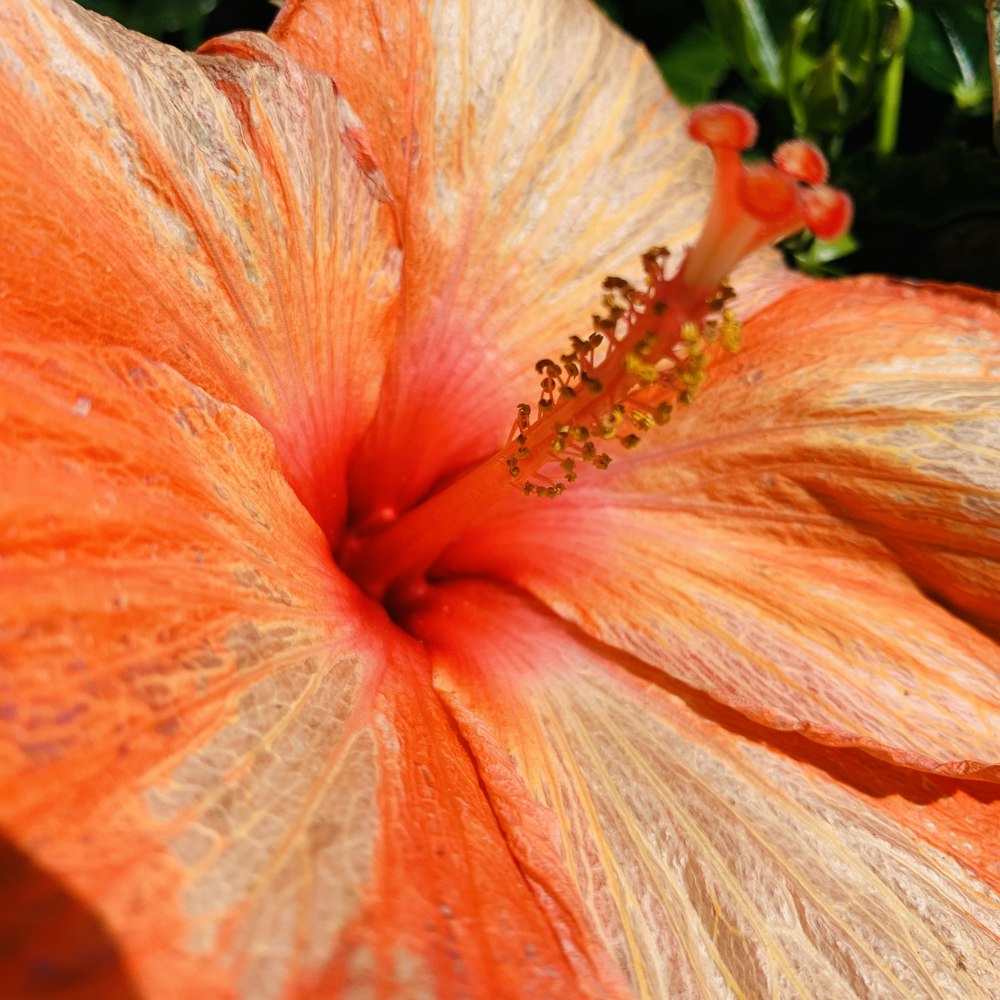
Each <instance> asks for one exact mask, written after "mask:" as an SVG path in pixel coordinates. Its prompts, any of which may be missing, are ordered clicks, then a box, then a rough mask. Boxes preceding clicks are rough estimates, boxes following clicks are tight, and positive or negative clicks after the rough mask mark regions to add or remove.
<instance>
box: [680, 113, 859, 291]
mask: <svg viewBox="0 0 1000 1000" xmlns="http://www.w3.org/2000/svg"><path fill="white" fill-rule="evenodd" d="M748 119H749V122H751V123H752V122H753V118H752V116H750V115H749V114H748V113H747V112H746V111H744V110H743V109H742V108H738V107H736V106H735V105H732V104H707V105H704V106H702V107H700V108H697V109H696V110H695V111H694V112H693V113H692V115H691V120H690V122H689V124H688V132H689V133H690V135H691V137H692V138H693V139H695V140H696V141H697V142H701V143H703V144H704V145H706V146H708V147H709V148H710V149H711V150H712V154H713V156H714V157H715V165H716V175H715V187H714V189H713V192H712V201H711V204H710V206H709V212H708V218H707V219H706V221H705V228H704V229H703V230H702V233H701V236H700V237H699V239H698V242H697V243H696V244H695V246H694V248H693V249H692V250H691V252H690V253H689V254H688V257H687V260H686V261H685V263H684V272H685V277H686V279H687V281H688V282H689V283H690V284H691V285H693V286H697V287H701V288H704V289H705V290H706V291H707V290H710V289H712V288H714V287H715V286H716V285H718V283H719V282H720V281H721V280H722V279H723V278H725V277H726V276H727V275H728V274H730V273H731V272H732V269H733V268H734V267H735V265H736V264H737V263H738V262H739V261H740V260H741V259H742V258H744V257H746V256H747V255H749V254H751V253H753V251H754V250H757V249H758V248H760V247H762V246H766V245H767V244H770V243H776V242H778V241H779V240H782V239H784V238H785V237H786V236H791V235H792V234H793V233H796V232H798V231H799V230H800V229H809V230H811V231H812V232H813V233H815V234H816V235H817V236H819V237H820V238H821V239H827V240H829V239H835V238H836V237H837V236H839V235H841V233H843V232H845V231H846V229H847V227H848V226H849V225H850V220H851V215H850V209H849V206H850V199H849V198H848V197H847V196H846V195H844V194H843V193H842V192H836V195H837V197H836V198H834V197H833V196H832V195H828V194H826V193H825V192H833V191H834V189H833V188H826V187H817V185H822V184H823V182H824V181H825V180H826V177H827V173H828V170H827V164H826V160H825V159H824V157H823V154H822V153H821V152H820V151H819V150H818V149H817V148H816V147H815V146H814V145H813V144H812V143H811V142H808V141H807V140H805V139H793V140H791V141H790V142H786V143H783V144H782V145H781V146H779V147H778V149H777V150H776V151H775V154H774V166H773V167H770V166H764V165H755V166H745V165H744V164H743V161H742V160H741V158H740V151H741V150H743V149H748V148H749V147H750V146H751V145H752V144H753V142H754V140H755V138H756V124H755V123H754V127H753V128H751V127H750V124H749V123H748ZM817 192H820V194H817Z"/></svg>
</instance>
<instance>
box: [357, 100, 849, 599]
mask: <svg viewBox="0 0 1000 1000" xmlns="http://www.w3.org/2000/svg"><path fill="white" fill-rule="evenodd" d="M688 131H689V133H690V135H691V137H692V138H693V139H694V140H695V141H697V142H700V143H703V144H704V145H707V146H708V147H709V148H710V149H711V150H712V153H713V156H714V158H715V167H716V175H715V186H714V190H713V194H712V199H711V202H710V204H709V208H708V216H707V219H706V221H705V226H704V229H703V230H702V233H701V235H700V237H699V238H698V241H697V242H696V244H695V245H694V246H693V247H691V248H690V249H689V250H688V251H687V252H686V254H685V256H684V258H683V260H682V261H681V263H680V266H679V267H677V268H676V269H674V270H673V271H672V272H671V271H668V257H669V252H668V250H667V249H666V248H665V247H653V248H652V249H650V250H648V251H647V252H646V253H645V254H643V257H642V264H643V269H644V271H645V274H646V283H645V288H643V289H637V288H635V287H633V286H632V285H631V284H630V283H629V282H628V281H626V280H625V279H623V278H617V277H609V278H606V279H605V281H604V286H603V287H604V290H605V293H606V294H605V296H604V300H603V305H604V313H603V315H596V316H594V331H593V333H591V334H590V335H589V336H587V337H586V338H583V337H573V338H572V341H571V344H570V349H569V351H567V352H566V353H564V354H562V355H560V356H559V359H558V361H556V360H553V359H551V358H542V359H541V360H540V361H538V363H537V364H536V366H535V368H536V370H537V372H538V373H539V375H540V376H541V383H540V385H541V394H540V397H539V399H538V403H537V407H536V408H535V409H534V410H533V409H532V407H531V405H530V404H528V403H521V404H520V405H519V406H518V407H517V411H516V415H515V418H514V423H513V427H512V428H511V431H510V435H509V437H508V439H507V443H506V444H505V445H504V446H503V447H502V448H501V449H500V450H499V451H498V452H497V453H496V454H495V455H492V456H491V457H490V458H488V459H487V460H486V461H485V462H483V463H481V464H480V465H478V466H475V467H474V468H472V469H471V470H469V471H467V472H466V473H465V474H464V475H462V476H461V477H460V478H458V479H456V480H454V481H453V482H451V483H450V484H449V485H447V486H446V487H445V488H443V489H442V490H440V491H439V492H437V493H435V494H434V495H433V496H431V497H430V498H428V499H427V500H425V501H424V502H422V503H420V504H419V505H418V506H416V507H413V508H411V509H410V510H408V511H406V512H404V513H403V514H401V515H400V516H399V517H397V518H395V519H394V520H392V521H391V522H388V523H386V524H383V525H380V526H379V527H377V528H375V529H372V530H368V531H367V532H363V531H357V530H356V531H354V532H350V533H348V534H347V535H346V536H345V540H344V542H343V544H342V545H341V547H340V550H339V552H338V553H337V558H338V562H339V563H340V565H341V566H342V568H343V569H344V570H345V571H346V572H347V573H348V574H349V575H350V576H351V577H352V578H353V579H354V580H355V581H356V582H357V583H358V585H359V586H361V587H362V588H363V589H364V590H365V591H366V592H367V593H369V594H370V595H371V596H372V597H374V598H375V599H377V600H380V601H383V602H384V603H385V605H386V607H387V608H388V609H389V611H390V612H391V613H392V614H393V615H394V616H396V617H397V618H400V617H405V616H406V615H407V613H408V612H409V611H410V610H412V609H413V608H414V607H415V605H416V604H418V603H419V602H420V600H421V598H422V597H423V595H424V594H425V593H426V590H427V586H428V580H429V579H431V578H432V577H433V565H434V563H435V561H436V560H437V558H438V557H439V556H440V555H441V553H442V552H444V550H445V549H446V548H447V547H448V546H449V545H450V544H451V543H452V542H454V541H455V540H456V539H458V538H459V537H460V536H461V535H462V534H463V533H464V532H465V531H466V530H467V529H468V528H469V527H471V526H472V525H473V524H474V523H475V522H477V521H478V520H479V519H480V518H481V517H482V516H483V514H484V513H485V512H486V511H488V510H489V509H490V508H491V507H493V506H494V505H495V504H496V503H498V502H499V501H501V500H503V499H505V498H507V497H509V496H510V495H511V494H510V489H511V487H514V488H516V489H517V490H518V491H519V492H521V493H523V494H524V495H525V496H528V497H542V498H550V499H551V498H555V497H558V496H559V495H560V494H561V493H562V492H563V491H564V490H565V489H566V484H567V483H571V482H573V481H574V480H575V479H576V478H577V475H578V473H579V471H580V469H581V467H582V466H586V465H589V466H592V467H593V468H596V469H607V468H608V466H609V465H610V464H611V461H612V455H611V454H610V453H609V452H608V451H606V450H605V448H606V447H608V446H609V445H610V443H611V442H612V441H615V442H617V445H618V446H620V447H623V448H625V449H632V448H635V447H637V446H638V445H639V444H640V443H641V441H642V436H643V435H644V434H645V433H646V432H647V431H648V430H649V429H650V428H652V427H653V426H655V425H659V424H665V423H667V421H668V420H669V419H670V415H671V413H672V411H673V408H674V406H675V405H676V404H688V403H691V402H692V401H693V400H694V398H695V396H696V394H697V392H698V390H699V389H700V388H701V386H702V385H703V383H704V382H705V379H706V373H707V369H708V367H709V363H710V362H711V360H712V358H713V356H715V355H716V354H717V353H718V352H719V351H735V350H737V349H738V348H739V344H740V325H739V321H738V320H737V319H736V316H735V314H734V313H733V312H732V310H731V309H730V308H729V306H728V303H729V301H730V299H732V298H733V296H734V294H735V293H734V292H733V290H732V289H731V288H730V287H729V286H728V285H727V284H726V283H725V278H726V276H727V275H728V274H729V273H730V272H731V271H732V269H733V268H734V267H735V266H736V264H737V263H738V262H739V261H740V260H741V259H743V258H744V257H746V256H747V255H749V254H750V253H752V252H753V251H755V250H757V249H759V248H760V247H762V246H765V245H767V244H770V243H774V242H776V241H778V240H780V239H783V238H785V237H786V236H789V235H791V234H792V233H795V232H798V231H799V230H801V229H803V228H807V229H809V230H811V231H812V232H813V233H814V234H816V235H817V236H818V237H820V238H822V239H833V238H834V237H836V236H837V235H839V234H840V233H842V232H844V231H845V230H846V229H847V227H848V226H849V225H850V220H851V201H850V199H849V198H848V196H847V195H846V194H844V193H843V192H842V191H839V190H837V189H835V188H831V187H828V186H827V185H826V184H825V183H824V182H825V180H826V177H827V166H826V162H825V160H824V159H823V156H822V154H821V153H820V152H819V150H817V149H816V147H815V146H813V145H812V143H809V142H807V141H805V140H792V141H790V142H786V143H784V144H783V145H781V146H779V147H778V149H777V150H776V151H775V154H774V157H773V165H771V164H754V165H749V166H748V165H746V164H744V163H743V160H742V158H741V156H740V153H741V151H742V150H745V149H749V148H750V147H751V146H752V145H753V143H754V141H755V140H756V136H757V123H756V121H755V120H754V118H753V116H752V115H750V114H749V113H748V112H746V111H744V110H743V109H742V108H739V107H736V106H734V105H729V104H709V105H704V106H702V107H700V108H698V109H696V110H695V111H694V112H693V113H692V115H691V118H690V120H689V124H688Z"/></svg>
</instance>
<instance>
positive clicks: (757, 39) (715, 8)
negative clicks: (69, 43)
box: [84, 0, 1000, 288]
mask: <svg viewBox="0 0 1000 1000" xmlns="http://www.w3.org/2000/svg"><path fill="white" fill-rule="evenodd" d="M84 3H85V6H88V7H91V8H93V9H95V10H98V11H100V12H101V13H104V14H107V15H109V16H111V17H114V18H115V19H116V20H118V21H121V22H122V23H123V24H126V25H127V26H128V27H130V28H134V29H135V30H137V31H142V32H145V33H146V34H149V35H153V36H154V37H156V38H160V39H162V40H164V41H167V42H169V43H171V44H174V45H178V46H180V47H182V48H195V47H196V46H197V45H198V44H199V43H200V42H201V41H202V40H204V39H205V38H208V37H211V36H212V35H216V34H223V33H225V32H227V31H234V30H237V29H246V28H249V29H258V30H264V29H266V28H267V26H268V25H269V24H270V22H271V20H272V19H273V17H274V14H275V5H274V4H273V3H271V2H270V0H84ZM601 6H603V7H604V9H605V11H606V12H607V13H608V15H609V16H610V17H612V18H613V19H614V20H616V21H617V22H618V23H619V24H621V25H622V26H623V27H624V28H625V30H627V31H628V32H630V33H631V34H632V35H634V36H635V37H637V38H639V39H641V40H642V41H643V42H644V43H645V45H646V46H647V48H648V49H649V50H650V52H651V53H652V54H653V56H654V57H655V59H656V61H657V64H658V65H659V67H660V69H661V71H662V72H663V74H664V76H665V77H666V79H667V81H668V83H669V84H670V85H671V87H672V89H673V90H674V91H675V92H676V93H677V94H678V96H679V97H681V99H682V100H684V101H686V102H689V103H696V102H698V101H704V100H710V99H715V98H724V99H727V100H734V101H737V102H738V103H740V104H743V105H745V106H747V107H749V108H751V109H752V110H753V111H754V112H755V113H756V114H757V115H758V117H759V119H760V121H761V142H760V148H761V149H762V150H767V149H770V148H773V146H774V145H775V144H776V143H777V142H779V141H780V140H781V139H783V138H786V137H788V136H790V135H806V136H808V137H809V138H811V139H813V140H814V141H816V142H818V143H819V144H820V145H821V146H822V148H823V149H824V150H825V152H826V153H827V156H828V158H829V159H830V161H831V165H832V170H833V180H834V182H835V183H837V184H839V185H840V186H842V187H845V188H847V189H848V190H849V191H850V192H851V194H852V196H853V197H854V200H855V205H856V220H855V225H854V228H853V230H852V232H851V234H850V235H849V236H848V237H847V238H845V239H842V240H840V241H838V242H837V243H836V244H821V243H816V242H815V241H810V240H804V239H799V240H795V241H790V242H789V244H788V245H786V248H785V249H786V252H787V255H788V257H789V260H790V262H792V263H793V264H795V265H796V266H799V267H802V268H803V269H805V270H808V271H810V272H812V273H845V272H847V273H850V272H858V271H881V272H886V273H890V274H900V275H907V276H911V277H922V278H936V279H939V280H945V281H966V282H971V283H973V284H978V285H983V286H986V287H992V288H1000V158H998V156H997V152H996V149H995V148H994V135H993V132H994V115H995V111H994V108H995V98H994V95H993V89H992V86H991V63H994V62H996V61H997V54H996V52H995V50H994V49H993V48H991V44H992V43H991V39H990V37H989V33H988V31H987V25H988V22H989V21H990V19H991V18H994V19H995V20H996V23H997V25H998V27H1000V0H987V2H986V5H985V7H984V3H983V0H813V2H811V3H809V2H801V0H604V2H603V3H602V4H601ZM998 35H1000V31H998Z"/></svg>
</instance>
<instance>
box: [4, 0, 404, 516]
mask: <svg viewBox="0 0 1000 1000" xmlns="http://www.w3.org/2000/svg"><path fill="white" fill-rule="evenodd" d="M215 48H216V49H217V51H218V53H219V54H217V55H211V54H209V55H201V56H192V55H188V54H185V53H181V52H178V51H176V50H174V49H171V48H168V47H167V46H162V45H158V44H157V43H155V42H153V41H152V40H150V39H148V38H144V37H143V36H141V35H137V34H134V33H132V32H127V31H125V30H124V29H122V28H120V27H119V26H117V25H115V24H114V22H112V21H109V20H107V19H104V18H99V17H97V16H96V15H92V14H89V13H87V12H85V11H82V10H81V9H80V8H78V7H77V6H75V5H74V4H70V3H67V2H64V0H45V2H29V0H10V2H5V3H4V4H3V5H2V9H0V109H3V120H4V128H3V129H2V130H0V189H2V190H3V192H4V204H3V210H2V212H3V215H2V219H3V225H2V226H0V322H2V324H3V328H4V330H5V331H6V333H7V335H22V336H28V337H31V338H52V339H59V340H71V341H80V342H84V343H91V344H118V345H124V346H129V347H133V348H135V349H137V350H138V351H140V352H141V353H142V354H144V355H146V356H147V357H149V358H151V359H155V360H161V361H165V362H167V363H168V364H170V365H171V366H173V367H174V368H176V369H177V370H178V371H179V372H180V373H181V374H183V375H185V376H186V377H188V378H190V379H191V380H192V381H193V382H194V383H195V384H197V385H199V386H201V387H202V388H203V389H205V390H206V391H208V392H210V393H211V394H212V395H213V396H215V397H216V398H217V399H220V400H222V401H225V402H230V403H235V404H237V405H239V406H241V407H242V408H243V409H245V410H246V411H247V412H249V413H251V414H252V415H253V416H255V417H256V418H257V419H258V420H259V421H260V423H261V424H263V425H264V426H265V427H266V428H267V429H268V430H269V431H270V432H271V434H272V435H273V436H274V437H275V440H276V441H277V443H278V452H279V455H280V457H281V461H282V466H283V468H284V469H285V472H286V475H287V476H288V477H289V479H290V481H291V482H292V484H293V486H294V488H295V489H296V492H297V493H298V494H299V496H300V497H301V498H302V499H303V502H304V503H305V504H306V505H307V507H308V508H309V510H310V512H311V513H312V514H313V516H314V517H315V518H316V519H317V520H318V521H319V522H320V524H321V525H322V526H323V527H324V528H325V529H326V530H328V531H330V532H331V533H334V532H336V530H338V528H339V526H340V524H341V522H342V520H343V517H344V510H345V503H346V497H345V483H344V476H345V467H346V462H347V458H348V456H349V455H350V453H351V451H352V450H353V448H354V447H355V445H356V443H357V440H358V438H359V437H360V435H361V433H362V431H363V430H364V427H365V425H366V424H367V422H368V421H369V420H370V419H371V416H372V413H373V411H374V407H375V401H376V398H377V394H378V385H379V382H380V380H381V377H382V373H383V369H384V366H385V361H386V357H387V354H386V351H385V346H386V343H387V340H388V338H389V336H390V334H391V330H392V329H393V327H394V325H395V320H394V314H395V309H396V307H397V292H398V281H399V250H398V246H397V239H396V233H395V223H394V221H393V218H392V214H391V211H390V209H389V207H388V206H387V205H386V204H385V203H384V193H383V192H382V182H381V180H380V179H379V178H378V177H377V175H375V174H373V173H372V171H373V168H372V167H371V165H370V164H369V165H368V166H367V167H362V166H361V165H359V163H358V162H357V161H356V158H355V156H354V154H353V153H352V146H351V143H350V142H349V141H348V140H349V139H350V136H351V135H352V134H355V133H358V132H359V128H358V125H357V122H356V119H355V117H354V115H353V113H352V112H351V111H350V109H348V108H347V107H346V105H344V103H343V101H342V100H340V99H339V98H338V97H337V95H336V93H335V90H334V88H333V86H332V85H331V83H330V81H329V80H328V79H326V78H325V77H321V76H317V75H315V74H313V73H310V72H308V71H306V70H304V69H303V68H302V67H301V66H300V65H299V64H297V63H296V62H295V61H294V60H292V59H290V58H289V57H288V56H287V55H286V54H285V53H284V52H282V51H281V49H279V48H278V47H277V46H276V45H274V44H272V43H269V42H268V41H267V39H266V38H264V37H262V36H252V35H246V36H236V37H234V38H231V39H229V40H228V41H227V42H225V43H217V44H216V46H215Z"/></svg>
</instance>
